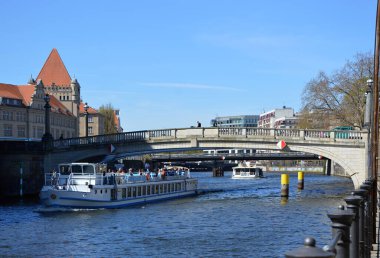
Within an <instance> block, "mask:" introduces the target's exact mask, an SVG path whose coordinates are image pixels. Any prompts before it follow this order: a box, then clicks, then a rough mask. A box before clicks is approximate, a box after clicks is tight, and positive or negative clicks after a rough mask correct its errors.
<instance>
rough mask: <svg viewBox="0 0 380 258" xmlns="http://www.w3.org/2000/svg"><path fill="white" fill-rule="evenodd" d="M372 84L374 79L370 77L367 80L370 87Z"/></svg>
mask: <svg viewBox="0 0 380 258" xmlns="http://www.w3.org/2000/svg"><path fill="white" fill-rule="evenodd" d="M372 84H373V80H372V79H368V80H367V86H368V87H372Z"/></svg>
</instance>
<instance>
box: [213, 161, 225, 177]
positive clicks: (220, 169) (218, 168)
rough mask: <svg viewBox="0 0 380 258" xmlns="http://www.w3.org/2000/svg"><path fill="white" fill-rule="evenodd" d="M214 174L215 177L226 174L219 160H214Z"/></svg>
mask: <svg viewBox="0 0 380 258" xmlns="http://www.w3.org/2000/svg"><path fill="white" fill-rule="evenodd" d="M212 176H213V177H221V176H224V169H223V165H222V164H218V162H217V161H216V160H215V161H214V167H213V168H212Z"/></svg>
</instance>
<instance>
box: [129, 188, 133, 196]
mask: <svg viewBox="0 0 380 258" xmlns="http://www.w3.org/2000/svg"><path fill="white" fill-rule="evenodd" d="M128 197H132V189H131V187H128Z"/></svg>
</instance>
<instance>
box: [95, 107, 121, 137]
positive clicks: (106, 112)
mask: <svg viewBox="0 0 380 258" xmlns="http://www.w3.org/2000/svg"><path fill="white" fill-rule="evenodd" d="M99 113H101V114H102V115H103V116H104V133H105V134H112V133H117V130H116V124H115V110H114V108H113V106H112V104H107V105H105V106H104V105H102V106H101V107H100V108H99Z"/></svg>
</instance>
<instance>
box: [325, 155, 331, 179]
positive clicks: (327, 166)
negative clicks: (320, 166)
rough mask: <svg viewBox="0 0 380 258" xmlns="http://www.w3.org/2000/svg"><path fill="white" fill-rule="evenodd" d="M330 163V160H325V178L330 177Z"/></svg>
mask: <svg viewBox="0 0 380 258" xmlns="http://www.w3.org/2000/svg"><path fill="white" fill-rule="evenodd" d="M331 170H332V162H331V159H327V160H326V167H325V174H326V176H331Z"/></svg>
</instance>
